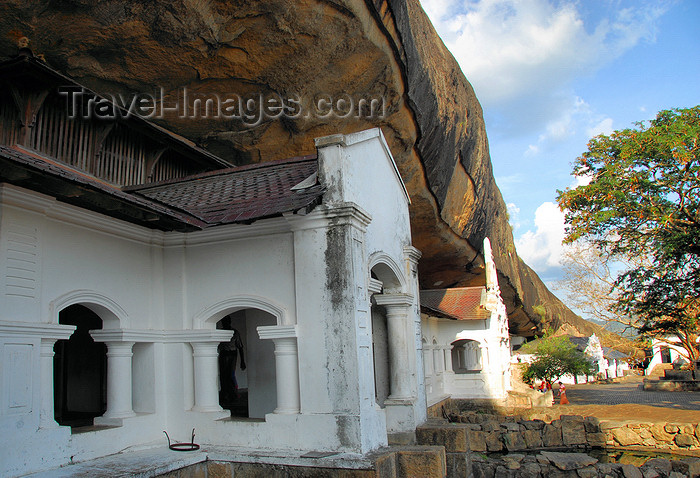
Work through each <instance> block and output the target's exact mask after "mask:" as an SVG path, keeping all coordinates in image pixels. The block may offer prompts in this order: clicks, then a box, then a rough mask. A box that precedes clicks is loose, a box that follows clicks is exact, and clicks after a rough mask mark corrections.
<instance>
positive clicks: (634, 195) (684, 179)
mask: <svg viewBox="0 0 700 478" xmlns="http://www.w3.org/2000/svg"><path fill="white" fill-rule="evenodd" d="M636 126H637V127H636V128H632V129H625V130H621V131H615V132H614V133H612V134H611V135H610V136H606V135H600V136H597V137H595V138H593V139H592V140H591V141H590V142H589V143H588V151H586V152H585V153H583V155H581V156H580V157H579V158H578V159H577V160H576V161H575V163H574V172H573V174H574V175H575V176H578V177H581V178H583V179H584V183H586V184H583V185H581V186H578V187H576V188H573V189H567V190H565V191H559V195H558V198H557V200H558V202H559V207H560V208H561V209H562V210H563V211H564V212H565V213H566V223H567V236H566V238H565V242H567V243H572V242H574V241H577V240H579V239H582V240H585V241H590V242H592V243H593V244H595V246H596V247H598V249H599V250H600V251H601V253H602V254H605V255H607V258H608V259H609V260H615V259H616V258H630V257H635V258H640V259H642V260H640V265H637V266H636V267H631V268H628V269H626V270H623V271H621V272H620V273H619V274H618V276H617V278H616V280H615V281H614V283H613V286H612V288H611V290H610V293H611V295H612V296H614V297H615V303H614V304H613V305H612V307H613V308H614V309H615V310H616V311H617V312H619V313H623V314H627V315H629V316H630V317H633V318H634V320H635V322H636V323H637V324H638V329H639V330H640V332H642V333H643V334H646V335H648V336H653V337H657V338H664V337H667V336H675V338H676V339H677V340H679V341H680V343H681V344H682V345H683V347H684V348H685V349H686V352H687V358H688V359H690V360H691V361H695V360H697V359H698V358H699V357H700V353H699V351H698V344H697V339H698V329H699V326H700V322H699V319H700V302H699V300H700V207H699V206H700V175H699V173H700V144H699V141H698V138H699V137H700V106H695V107H693V108H686V109H673V110H666V111H661V112H659V113H658V115H657V116H656V119H654V120H651V121H650V122H648V123H645V122H640V123H637V124H636Z"/></svg>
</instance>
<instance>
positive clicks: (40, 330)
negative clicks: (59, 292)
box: [0, 320, 76, 340]
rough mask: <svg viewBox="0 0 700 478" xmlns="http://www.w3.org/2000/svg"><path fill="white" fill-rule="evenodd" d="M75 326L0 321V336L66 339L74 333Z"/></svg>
mask: <svg viewBox="0 0 700 478" xmlns="http://www.w3.org/2000/svg"><path fill="white" fill-rule="evenodd" d="M75 329H76V326H75V325H59V324H46V323H27V322H8V321H4V320H3V321H0V334H1V335H19V336H22V337H27V336H29V337H41V338H43V339H56V340H65V339H68V338H69V337H70V336H71V335H72V334H73V332H74V331H75Z"/></svg>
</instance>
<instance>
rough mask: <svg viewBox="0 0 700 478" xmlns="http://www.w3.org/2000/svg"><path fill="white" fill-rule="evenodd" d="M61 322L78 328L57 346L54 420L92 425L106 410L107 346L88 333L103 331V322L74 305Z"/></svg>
mask: <svg viewBox="0 0 700 478" xmlns="http://www.w3.org/2000/svg"><path fill="white" fill-rule="evenodd" d="M58 322H59V323H60V324H63V325H75V326H76V327H77V329H76V330H75V332H73V335H71V336H70V338H69V339H68V340H59V341H57V342H56V345H54V359H53V360H54V361H53V373H54V418H55V419H56V421H57V422H58V424H59V425H64V426H71V427H81V426H90V425H93V419H94V418H95V417H99V416H102V415H103V414H104V413H105V411H106V410H107V380H106V377H107V346H106V345H105V344H103V343H96V342H95V341H94V340H93V339H92V337H91V336H90V333H89V331H90V330H95V329H101V328H102V320H101V319H100V317H99V316H98V315H97V314H95V313H94V312H92V311H91V310H90V309H88V308H87V307H84V306H82V305H72V306H70V307H67V308H65V309H64V310H62V311H61V312H60V313H59V315H58Z"/></svg>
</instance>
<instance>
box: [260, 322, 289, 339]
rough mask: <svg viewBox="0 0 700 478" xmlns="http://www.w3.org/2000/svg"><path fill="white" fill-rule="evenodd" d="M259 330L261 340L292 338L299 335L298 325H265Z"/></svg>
mask: <svg viewBox="0 0 700 478" xmlns="http://www.w3.org/2000/svg"><path fill="white" fill-rule="evenodd" d="M257 331H258V336H259V337H260V339H261V340H265V339H291V338H294V337H296V336H297V326H296V325H263V326H260V327H258V328H257Z"/></svg>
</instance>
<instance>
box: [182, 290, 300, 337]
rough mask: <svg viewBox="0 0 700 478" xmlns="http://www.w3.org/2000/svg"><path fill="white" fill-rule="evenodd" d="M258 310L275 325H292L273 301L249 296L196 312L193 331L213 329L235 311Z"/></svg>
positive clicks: (224, 301) (289, 319)
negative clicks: (264, 313)
mask: <svg viewBox="0 0 700 478" xmlns="http://www.w3.org/2000/svg"><path fill="white" fill-rule="evenodd" d="M242 309H260V310H262V311H265V312H267V313H268V314H270V315H273V316H274V317H275V320H276V321H277V325H294V321H293V319H292V318H291V317H289V314H288V313H287V309H286V308H284V307H282V306H281V305H279V304H276V303H274V302H273V301H271V300H269V299H266V298H263V297H256V296H250V295H242V296H236V297H229V298H227V299H224V300H221V301H219V302H217V303H216V304H212V305H210V306H208V307H205V308H204V309H202V310H200V311H199V312H197V313H196V314H195V316H194V320H193V322H192V325H193V327H194V328H195V329H214V328H216V323H217V322H218V321H219V320H221V319H223V318H224V317H226V316H227V315H229V314H231V313H232V312H236V311H237V310H242Z"/></svg>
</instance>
